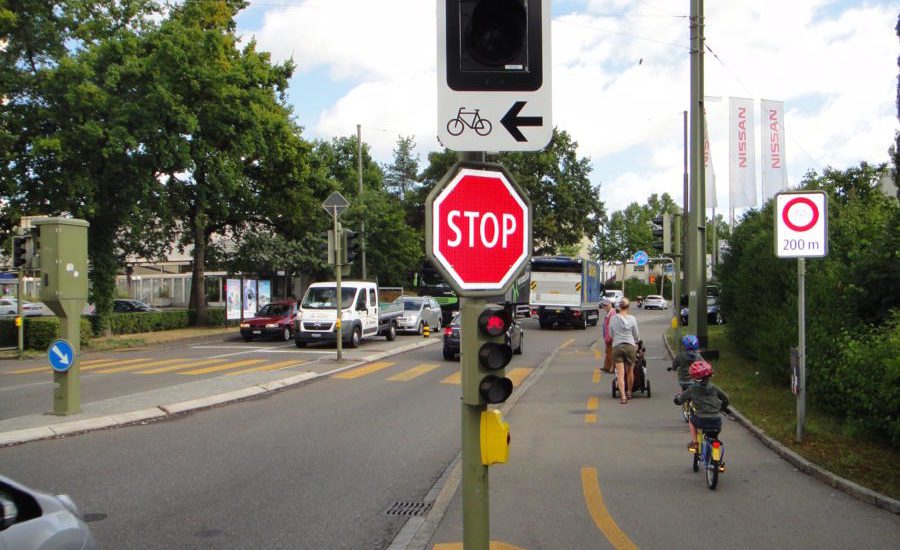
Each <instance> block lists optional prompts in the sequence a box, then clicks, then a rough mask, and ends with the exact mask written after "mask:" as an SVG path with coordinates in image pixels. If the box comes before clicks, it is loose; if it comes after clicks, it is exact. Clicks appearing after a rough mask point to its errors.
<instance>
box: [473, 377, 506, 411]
mask: <svg viewBox="0 0 900 550" xmlns="http://www.w3.org/2000/svg"><path fill="white" fill-rule="evenodd" d="M512 391H513V383H512V381H511V380H510V379H509V378H500V377H498V376H493V375H490V374H489V375H487V376H485V377H484V378H482V379H481V383H480V384H479V385H478V393H480V394H481V397H482V399H484V400H485V402H487V403H489V404H492V405H493V404H496V403H503V402H504V401H506V399H507V398H508V397H509V396H510V395H512Z"/></svg>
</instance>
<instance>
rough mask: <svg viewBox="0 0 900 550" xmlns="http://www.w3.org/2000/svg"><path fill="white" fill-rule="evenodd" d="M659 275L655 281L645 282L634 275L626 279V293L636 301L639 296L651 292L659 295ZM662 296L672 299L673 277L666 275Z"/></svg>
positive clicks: (630, 298)
mask: <svg viewBox="0 0 900 550" xmlns="http://www.w3.org/2000/svg"><path fill="white" fill-rule="evenodd" d="M658 277H659V276H658V275H657V279H656V282H655V283H645V282H644V280H643V279H637V278H634V277H632V278H631V279H628V280H627V281H625V295H626V296H627V297H628V299H629V300H631V301H632V302H634V301H635V300H637V297H638V296H648V295H650V294H654V295H659V278H658ZM664 285H665V286H664V287H663V293H662V297H663V298H665V299H666V300H671V299H672V279H670V278H669V277H666V282H665V283H664Z"/></svg>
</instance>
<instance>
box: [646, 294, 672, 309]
mask: <svg viewBox="0 0 900 550" xmlns="http://www.w3.org/2000/svg"><path fill="white" fill-rule="evenodd" d="M668 307H669V302H667V301H666V299H665V298H663V297H662V296H659V295H657V294H650V295H649V296H645V297H644V309H668Z"/></svg>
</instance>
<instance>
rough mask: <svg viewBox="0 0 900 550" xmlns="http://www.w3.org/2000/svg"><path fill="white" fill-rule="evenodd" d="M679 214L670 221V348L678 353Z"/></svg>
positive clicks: (679, 288) (679, 340) (679, 330)
mask: <svg viewBox="0 0 900 550" xmlns="http://www.w3.org/2000/svg"><path fill="white" fill-rule="evenodd" d="M681 223H682V221H681V214H675V215H674V216H673V220H672V226H673V231H672V257H673V258H674V261H675V267H674V270H675V272H674V273H672V319H673V321H672V326H674V327H675V342H673V344H674V345H673V346H672V348H673V349H674V350H675V351H676V352H678V350H679V349H680V346H681Z"/></svg>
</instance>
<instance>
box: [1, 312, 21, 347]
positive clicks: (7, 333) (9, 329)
mask: <svg viewBox="0 0 900 550" xmlns="http://www.w3.org/2000/svg"><path fill="white" fill-rule="evenodd" d="M18 339H19V337H18V331H17V329H16V321H15V319H0V348H5V347H9V346H15V345H16V344H17V342H18Z"/></svg>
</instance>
